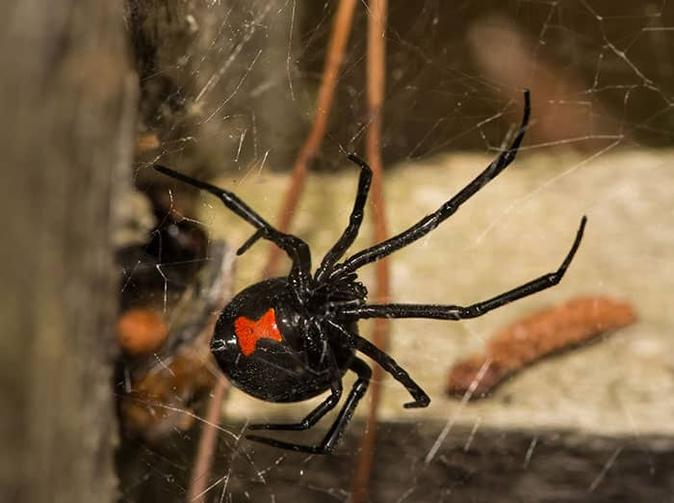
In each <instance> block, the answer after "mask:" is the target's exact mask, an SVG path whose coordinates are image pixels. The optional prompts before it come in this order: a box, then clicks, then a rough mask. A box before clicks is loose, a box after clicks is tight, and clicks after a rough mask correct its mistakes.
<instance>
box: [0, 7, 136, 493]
mask: <svg viewBox="0 0 674 503" xmlns="http://www.w3.org/2000/svg"><path fill="white" fill-rule="evenodd" d="M0 14H2V15H0V68H2V77H0V110H1V111H2V121H1V122H0V165H1V166H2V169H1V173H2V181H1V182H0V214H2V216H3V226H2V235H3V238H2V246H0V278H2V279H1V281H2V287H3V288H2V294H1V299H0V334H1V335H0V341H1V347H0V397H1V400H2V405H1V406H0V410H2V414H1V416H2V419H1V420H0V425H1V427H0V439H1V441H2V456H0V488H1V489H0V492H2V494H1V495H0V500H2V501H13V502H17V501H29V502H42V501H54V502H68V503H75V502H92V501H98V502H105V501H112V500H113V499H114V498H115V494H116V481H115V477H114V472H113V449H114V446H115V443H116V434H117V432H116V426H115V414H114V407H113V397H112V394H111V386H110V383H111V360H112V348H113V344H112V333H111V330H110V328H111V327H112V326H114V324H113V323H112V320H113V318H114V315H115V310H114V308H115V299H116V297H117V285H116V274H115V267H114V260H113V247H112V243H111V235H112V230H113V229H114V226H115V212H114V206H113V205H114V201H115V200H117V198H118V196H119V195H120V194H121V193H122V192H124V191H125V190H126V184H128V180H129V178H130V173H129V166H130V158H131V152H130V145H132V141H133V129H134V128H133V126H134V117H135V108H136V99H135V96H136V92H135V86H136V83H135V79H134V78H133V76H132V74H131V73H130V71H129V66H128V61H127V52H128V48H127V45H126V40H125V35H124V27H123V12H122V4H121V2H99V1H96V0H81V1H78V2H71V1H66V0H55V1H51V2H49V3H48V4H45V3H44V2H38V1H35V0H9V1H7V2H3V3H2V7H0Z"/></svg>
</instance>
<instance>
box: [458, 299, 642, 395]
mask: <svg viewBox="0 0 674 503" xmlns="http://www.w3.org/2000/svg"><path fill="white" fill-rule="evenodd" d="M636 319H637V316H636V313H635V312H634V309H633V308H632V306H630V305H629V304H627V303H625V302H621V301H618V300H615V299H611V298H609V297H578V298H575V299H571V300H570V301H568V302H566V303H565V304H562V305H560V306H557V307H553V308H550V309H545V310H542V311H539V312H537V313H534V314H532V315H530V316H528V317H526V318H524V319H522V320H520V321H518V322H516V323H513V324H512V325H510V326H508V327H506V328H504V329H503V330H501V331H500V332H498V333H497V334H496V335H495V336H494V337H492V338H491V340H490V341H489V342H488V343H487V348H486V351H485V354H482V355H474V356H471V357H469V358H466V359H464V360H461V361H459V362H457V363H456V364H455V365H454V366H453V367H452V369H451V370H450V372H449V384H448V388H447V392H448V393H449V394H450V395H454V396H463V395H465V394H466V393H467V392H468V391H469V390H472V394H471V398H481V397H484V396H485V395H487V394H488V393H490V392H491V391H492V390H493V389H494V388H495V387H496V386H498V385H499V384H501V383H502V382H503V381H504V380H505V379H507V378H508V377H511V376H512V375H513V374H515V373H516V372H519V371H520V370H522V369H523V368H524V367H526V366H528V365H530V364H532V363H534V362H535V361H537V360H540V359H541V358H543V357H545V356H549V355H551V354H553V353H557V352H560V351H563V350H566V349H570V348H573V347H576V346H578V345H580V344H583V343H586V342H589V341H590V340H591V339H593V338H595V337H598V336H599V335H601V334H603V333H605V332H608V331H611V330H616V329H618V328H622V327H625V326H627V325H631V324H632V323H634V321H636ZM485 365H486V366H487V368H486V369H485V368H483V367H484V366H485ZM478 375H481V376H482V377H481V379H480V380H479V382H478V381H477V376H478Z"/></svg>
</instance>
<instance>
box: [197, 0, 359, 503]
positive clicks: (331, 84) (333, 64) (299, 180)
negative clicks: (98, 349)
mask: <svg viewBox="0 0 674 503" xmlns="http://www.w3.org/2000/svg"><path fill="white" fill-rule="evenodd" d="M355 6H356V0H340V2H339V5H338V7H337V13H336V14H335V21H334V24H333V30H332V35H331V37H330V42H329V45H328V50H327V54H326V59H325V65H324V68H323V75H322V79H321V86H320V88H319V90H318V98H317V100H316V111H315V113H314V122H313V124H312V127H311V131H310V132H309V135H308V136H307V138H306V140H305V142H304V144H303V145H302V147H301V148H300V151H299V153H298V154H297V159H296V160H295V164H294V166H293V170H292V174H291V179H290V185H289V186H288V189H287V190H286V194H285V198H284V200H283V205H282V209H281V216H280V218H279V222H278V225H277V228H278V229H279V230H280V231H281V232H287V230H288V229H289V227H290V223H291V221H292V218H293V216H294V214H295V208H296V207H297V203H298V201H299V198H300V196H301V194H302V190H303V189H304V181H305V178H306V174H307V167H308V165H309V163H310V162H311V161H312V160H313V159H314V157H315V156H316V153H317V152H318V149H319V147H320V145H321V142H322V140H323V137H324V136H325V130H326V127H327V123H328V117H329V115H330V110H331V109H332V104H333V101H334V95H335V88H336V86H337V77H338V75H339V71H340V69H341V67H342V62H343V61H344V52H345V50H346V44H347V42H348V39H349V34H350V33H351V26H352V18H353V11H354V8H355ZM279 258H280V250H279V249H278V248H277V247H275V246H274V247H272V248H271V250H270V252H269V258H268V260H267V264H266V266H265V267H264V269H263V272H262V276H263V277H269V276H273V275H274V274H275V273H276V269H277V267H278V261H279ZM226 386H227V384H226V382H225V381H224V380H223V379H220V380H219V381H218V384H217V386H216V388H215V390H214V393H213V397H212V398H211V401H210V403H209V407H208V413H207V414H208V415H207V421H208V422H207V423H206V424H205V425H204V428H203V429H202V436H201V438H200V441H199V447H198V450H197V455H196V458H195V462H194V468H193V471H192V478H191V481H190V487H189V489H188V492H187V501H188V502H191V501H198V502H202V501H204V492H205V491H206V488H207V484H208V479H209V475H210V469H211V464H212V458H213V452H214V451H215V442H216V440H217V436H216V431H215V429H214V428H212V427H210V426H208V425H209V424H215V423H217V422H218V418H219V414H220V409H221V406H222V402H223V400H224V398H225V390H226Z"/></svg>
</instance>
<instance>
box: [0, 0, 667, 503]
mask: <svg viewBox="0 0 674 503" xmlns="http://www.w3.org/2000/svg"><path fill="white" fill-rule="evenodd" d="M382 5H385V10H381V9H382V8H383V7H382ZM50 9H53V10H50V12H46V10H45V9H44V8H43V7H41V6H39V5H38V3H37V2H33V1H24V2H14V1H11V2H9V3H8V4H7V5H6V6H3V7H2V8H0V13H2V14H4V15H3V16H0V18H2V19H3V22H4V23H5V26H4V28H3V30H0V32H2V33H3V34H2V35H1V36H0V37H2V38H1V39H0V40H2V42H3V43H2V44H0V46H1V47H2V48H1V49H0V54H2V60H1V61H2V62H3V68H5V69H6V71H4V72H3V76H2V77H0V91H1V92H0V103H2V107H1V109H2V110H3V111H4V114H5V120H4V121H3V123H2V127H1V128H0V148H1V149H2V152H3V154H4V155H3V156H2V157H3V161H2V165H3V169H2V173H3V178H5V177H6V181H5V182H3V183H2V184H0V185H2V186H3V189H4V193H0V195H1V196H2V197H0V201H2V204H3V205H4V206H3V208H2V210H3V214H4V215H7V218H6V219H5V220H6V231H5V232H6V237H5V243H6V245H5V246H3V247H2V248H3V250H2V253H3V260H1V261H0V267H2V269H3V271H2V277H3V281H4V282H5V284H6V289H5V292H4V293H3V301H2V303H0V305H2V308H1V309H2V311H0V312H1V313H2V316H0V327H1V328H3V330H2V333H3V336H2V339H1V340H2V343H3V351H2V352H0V353H1V354H0V358H1V359H0V369H2V370H1V371H0V372H1V375H2V399H3V402H6V405H4V406H3V410H10V411H13V412H12V413H11V414H9V415H8V416H7V417H6V421H4V424H3V426H2V432H3V442H4V444H5V446H6V449H5V451H6V453H7V454H9V455H8V456H6V458H5V459H4V460H2V461H0V463H1V464H0V473H1V474H2V480H3V483H2V484H1V485H2V486H4V487H6V490H7V501H114V500H116V501H122V502H152V501H186V500H188V501H289V500H291V498H295V499H297V498H299V499H301V500H302V501H305V500H306V501H354V502H358V501H376V502H380V501H381V502H389V501H391V502H393V501H396V502H402V501H454V500H457V501H669V499H671V497H672V496H671V495H672V494H674V482H673V481H672V478H671V475H670V473H671V470H672V469H673V468H674V427H673V426H672V421H670V420H669V419H670V418H671V417H672V415H673V414H674V400H671V399H670V395H671V391H672V390H673V389H674V366H673V364H672V362H671V358H670V356H669V355H671V354H672V349H674V337H673V336H672V333H673V329H674V315H673V314H671V312H672V311H671V299H672V296H671V285H673V284H674V267H671V264H672V263H673V262H674V198H673V197H672V194H671V191H672V187H674V171H673V170H672V167H671V166H672V164H673V163H674V151H673V150H672V143H673V142H674V107H673V106H672V104H673V103H674V102H673V99H674V98H673V97H674V79H673V78H672V77H673V73H674V7H672V6H671V5H670V4H669V3H668V2H666V1H662V2H655V1H654V2H635V1H626V0H623V1H608V0H606V1H599V0H597V1H592V0H587V1H580V0H559V1H549V2H534V1H525V0H515V1H507V2H496V1H486V0H485V1H477V0H469V1H462V2H443V1H439V0H424V1H420V2H396V1H390V2H388V3H387V4H385V3H384V2H381V1H373V2H355V1H351V0H333V1H326V2H308V1H301V0H266V1H257V0H253V1H245V2H244V1H234V0H209V1H202V2H196V1H190V0H188V1H185V0H181V1H173V0H163V1H156V0H153V1H145V2H140V1H136V0H128V1H127V2H125V3H119V4H117V3H114V4H111V5H105V6H102V5H99V3H98V2H94V1H93V0H85V1H81V2H78V3H77V5H71V4H70V3H66V2H61V1H57V2H54V3H53V6H52V7H50ZM376 23H380V25H379V26H380V29H379V28H377V26H376ZM373 25H375V27H374V28H373ZM378 29H379V31H377V30H378ZM369 30H373V31H374V33H375V36H374V37H373V36H372V35H370V37H368V33H371V32H370V31H369ZM377 33H379V34H380V35H379V36H377V35H376V34H377ZM340 40H341V46H340V42H339V41H340ZM340 47H341V50H340ZM373 47H375V48H376V47H379V48H380V49H382V50H383V52H382V53H381V57H379V59H377V55H376V54H377V53H376V52H375V53H374V55H373V54H372V53H368V51H372V49H373ZM326 62H327V63H326ZM378 65H383V73H377V72H376V68H377V67H378ZM372 85H374V86H375V87H377V86H379V88H380V89H382V90H383V92H382V95H381V103H380V104H381V108H380V109H379V108H377V107H373V106H372V103H371V102H368V91H367V90H368V86H372ZM524 89H529V90H530V92H531V103H532V117H531V122H530V125H529V127H528V129H527V131H526V137H525V140H524V143H523V146H522V148H521V150H520V153H519V156H518V158H517V160H516V161H515V163H513V165H512V166H511V167H510V168H508V169H507V170H506V171H505V172H504V173H503V174H502V175H501V176H499V177H498V179H496V180H494V181H493V182H492V183H491V184H490V185H489V186H488V187H486V188H485V189H484V190H482V191H480V193H479V194H478V195H476V196H475V197H474V198H473V199H471V200H470V201H469V202H468V203H466V204H465V207H462V209H461V211H459V212H457V214H456V215H455V216H454V217H452V219H451V220H450V221H448V222H447V223H445V224H443V226H441V227H440V228H438V229H437V230H436V231H434V232H433V233H432V234H430V235H429V236H427V237H425V238H423V239H422V240H420V241H419V242H418V243H416V244H415V245H414V246H411V247H409V248H406V249H405V250H401V251H400V252H399V253H396V254H395V255H394V256H392V257H391V259H390V260H389V261H388V274H389V278H390V280H389V288H388V290H387V291H386V292H385V293H384V294H382V290H381V289H380V287H381V284H382V281H383V280H382V276H380V272H378V271H377V270H376V269H375V268H374V267H370V268H366V269H363V271H362V278H363V280H364V282H365V284H366V285H367V286H368V288H369V289H370V292H371V296H370V298H371V300H372V301H374V300H376V298H381V297H382V296H383V297H387V298H390V299H392V300H394V301H396V302H424V303H438V304H440V303H443V304H470V303H472V302H475V301H478V300H482V299H487V298H490V297H492V296H494V295H496V294H498V293H500V292H503V291H506V290H508V289H510V288H512V287H514V286H516V285H519V284H522V283H525V282H526V281H529V280H530V279H533V278H535V277H537V276H539V275H541V274H544V273H547V272H550V271H553V270H555V269H556V268H557V267H558V266H559V264H560V262H561V260H562V259H563V257H564V255H565V253H566V252H567V250H568V248H569V247H570V245H571V243H572V241H573V237H574V235H575V232H576V229H577V227H578V224H579V221H580V218H581V216H582V215H587V216H588V219H589V223H588V227H587V231H586V235H585V238H584V242H583V243H582V245H581V248H580V251H579V252H578V255H577V257H576V259H575V260H574V263H573V264H572V266H571V268H570V269H569V272H568V274H567V276H566V277H565V278H564V280H563V281H562V283H561V284H560V285H559V286H557V287H555V288H553V289H551V290H546V291H545V292H542V293H540V294H537V295H536V296H533V297H531V298H527V299H523V300H522V301H518V302H517V303H514V304H510V305H508V306H505V307H503V308H501V309H499V310H497V311H495V312H493V313H490V314H488V315H487V316H484V317H481V318H477V319H475V320H466V321H462V322H439V321H431V320H397V321H393V322H392V323H391V324H389V325H386V326H384V327H383V328H382V326H379V327H378V326H375V325H374V324H372V323H369V322H367V323H365V322H363V323H361V324H360V325H361V333H362V335H364V336H367V337H372V338H373V340H374V341H375V342H376V343H377V344H379V345H383V346H384V347H385V348H386V349H387V351H388V352H389V353H390V354H391V355H392V356H393V357H394V358H395V359H396V360H397V361H398V362H399V363H400V364H401V365H402V366H403V367H404V368H405V369H406V370H407V371H408V372H409V373H410V374H411V375H412V376H413V377H414V378H415V379H416V380H417V381H418V382H419V384H420V385H421V386H422V387H423V388H424V389H425V390H426V391H427V392H428V393H429V395H430V396H431V398H432V404H431V406H430V407H429V408H427V409H421V410H414V411H410V410H406V409H403V408H402V404H403V403H404V402H405V401H407V396H406V392H405V390H404V389H403V388H402V387H400V385H399V384H398V383H397V382H396V381H394V380H393V379H391V378H390V377H386V376H384V375H382V374H377V375H375V378H374V379H373V384H372V385H371V390H370V393H369V394H368V395H366V397H365V399H364V400H363V402H362V403H361V405H360V407H359V409H358V412H357V414H356V417H355V418H354V421H353V424H352V425H351V426H350V427H349V429H348V430H347V433H346V434H345V436H344V438H343V440H342V443H341V444H340V446H339V447H338V449H337V451H336V453H335V454H334V455H332V456H329V457H321V456H309V455H306V454H298V453H292V452H284V451H279V450H277V449H273V448H270V447H267V446H262V445H256V444H253V443H251V442H248V441H247V440H245V439H244V438H243V436H242V435H243V434H245V433H246V426H247V424H248V423H249V422H252V423H255V422H267V421H270V422H279V421H281V422H284V421H287V422H290V421H293V420H296V419H299V418H301V417H303V416H304V415H305V414H306V413H307V412H308V411H309V410H311V409H312V408H313V407H314V406H315V405H316V403H317V401H316V400H314V401H310V402H307V403H301V404H285V405H279V404H269V403H263V402H260V401H259V400H255V399H253V398H251V397H248V396H246V395H244V394H243V393H241V392H240V391H237V390H236V389H233V388H231V387H230V386H229V385H228V384H227V383H226V382H225V381H224V380H223V378H222V377H221V374H220V372H219V370H218V368H217V365H216V364H215V362H214V361H213V360H212V359H211V356H210V354H209V350H208V342H209V340H210V337H211V335H212V327H213V323H214V321H215V319H216V318H217V314H218V312H219V311H220V310H221V309H222V307H223V306H224V305H225V304H226V303H227V301H228V299H230V298H231V296H232V295H233V294H235V293H236V292H237V291H239V290H241V289H242V288H244V287H245V286H247V285H250V284H252V283H254V282H256V281H259V279H260V278H261V277H263V275H264V274H269V273H270V272H273V273H274V274H280V275H282V274H285V271H286V270H287V263H286V262H283V259H281V261H280V262H277V263H275V262H274V260H275V259H273V258H272V257H271V256H270V253H271V251H270V250H271V248H270V247H269V246H268V245H267V244H266V243H259V244H257V245H256V246H255V247H254V248H253V249H251V251H250V252H248V253H246V254H245V255H244V256H242V257H240V258H237V259H234V256H233V250H236V249H237V248H238V247H239V246H240V245H241V244H242V243H243V242H244V241H245V240H246V239H247V238H248V237H249V236H250V233H251V228H250V227H249V226H247V224H245V223H244V222H241V221H240V220H239V219H237V218H236V217H235V216H234V215H232V214H231V213H229V212H228V211H227V210H226V209H225V208H224V207H223V206H222V205H221V204H220V203H219V202H218V201H216V200H215V199H213V198H212V197H211V196H208V195H203V194H199V193H197V192H196V191H194V190H191V189H189V188H187V187H186V186H184V185H180V184H178V183H176V182H174V181H172V180H170V179H168V178H166V177H162V176H160V175H158V174H157V173H156V172H154V171H153V170H152V169H151V166H152V165H153V164H157V163H158V164H163V165H166V166H170V167H172V168H174V169H176V170H178V171H181V172H184V173H187V174H190V175H192V176H194V177H197V178H199V179H203V180H208V181H211V182H212V183H214V184H216V185H218V186H220V187H223V188H226V189H228V190H232V191H234V192H236V193H237V194H238V195H239V196H241V197H242V199H244V200H245V201H246V202H248V203H249V204H250V205H251V206H252V207H254V208H255V209H256V210H257V211H259V212H260V213H261V214H262V215H263V216H265V218H267V219H268V220H269V221H270V222H273V223H275V224H278V225H279V226H281V227H282V228H283V227H284V226H287V227H286V228H288V229H289V230H290V231H291V232H293V233H295V234H297V235H299V236H300V237H302V238H303V239H305V240H307V241H308V242H309V243H310V244H311V247H312V253H313V257H314V263H318V261H319V260H320V258H321V257H322V254H323V253H325V251H326V250H327V249H328V248H329V247H330V245H331V244H332V243H333V242H334V240H335V239H336V238H337V236H339V233H340V232H341V230H342V229H343V227H344V226H345V225H346V222H347V220H348V215H349V211H350V209H351V206H352V204H353V197H354V193H355V189H356V184H357V169H356V168H355V167H354V166H353V165H352V164H350V163H349V162H348V160H347V159H346V158H345V156H344V154H343V153H342V149H345V150H346V151H355V152H358V153H360V154H361V155H362V156H363V157H366V158H367V159H368V161H369V162H371V163H372V164H373V166H375V167H376V170H377V175H376V176H377V177H378V179H379V180H381V183H382V188H383V190H382V193H381V194H382V197H381V198H377V196H373V197H375V203H374V205H373V206H371V207H369V210H368V213H367V215H366V223H365V225H364V227H363V230H362V232H361V235H360V237H359V238H358V240H357V241H356V243H355V244H354V246H353V248H352V251H351V253H353V252H355V251H357V250H359V249H362V248H364V247H366V246H369V245H371V244H372V243H373V241H375V240H377V239H378V236H380V235H381V234H378V232H380V226H379V224H381V223H382V221H383V222H384V224H385V227H388V231H387V232H388V234H389V235H392V234H394V233H397V232H400V231H401V230H403V229H405V228H406V227H408V226H410V225H412V224H413V223H414V222H416V221H417V220H419V219H420V218H421V217H422V216H424V215H426V214H428V213H430V212H432V211H434V210H435V209H436V208H437V207H438V206H439V205H441V204H442V203H443V202H444V201H446V200H447V199H449V197H451V196H452V195H453V194H454V193H456V192H457V191H458V190H460V189H461V188H462V187H463V186H464V185H465V184H466V183H468V182H469V181H470V180H471V179H472V178H473V177H475V176H476V175H477V174H478V173H479V172H480V171H481V170H482V169H483V168H484V167H485V166H487V165H488V163H489V162H491V161H492V160H493V159H494V158H495V157H496V156H497V155H498V154H499V153H501V152H503V150H504V149H507V148H508V145H509V144H510V142H511V141H512V139H513V137H514V135H515V134H516V132H517V128H518V127H519V123H520V120H521V116H522V108H523V102H524V97H523V93H524ZM326 96H329V97H331V98H326ZM378 125H380V126H381V130H380V134H378V133H376V132H375V133H373V131H374V130H376V129H377V127H378ZM371 134H375V137H376V141H375V143H376V145H375V147H374V149H373V147H372V144H370V143H368V142H369V141H370V139H369V136H368V135H371ZM379 168H381V170H379ZM352 382H353V379H352V378H350V377H347V378H346V379H345V389H348V387H349V386H350V385H351V383H352ZM372 396H376V397H377V399H375V400H374V401H373V398H372ZM319 401H320V400H319ZM331 418H332V416H329V417H328V418H326V419H325V420H324V421H322V422H321V423H320V424H319V425H318V427H317V430H316V431H312V432H307V433H302V434H295V435H294V436H293V435H287V436H283V435H280V437H282V438H285V439H287V440H291V439H292V440H296V441H299V442H302V443H314V442H317V441H318V440H320V438H321V437H322V434H323V432H324V431H325V430H326V429H327V428H328V427H329V425H330V424H331V422H330V421H331ZM276 436H279V435H276ZM4 499H5V498H3V500H4Z"/></svg>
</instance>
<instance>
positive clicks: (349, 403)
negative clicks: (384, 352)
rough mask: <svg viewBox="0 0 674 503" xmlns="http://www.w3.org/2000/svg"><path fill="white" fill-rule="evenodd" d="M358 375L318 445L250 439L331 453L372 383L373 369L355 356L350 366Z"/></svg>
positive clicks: (297, 449)
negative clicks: (335, 417)
mask: <svg viewBox="0 0 674 503" xmlns="http://www.w3.org/2000/svg"><path fill="white" fill-rule="evenodd" d="M349 368H350V369H351V370H352V371H354V372H355V373H356V374H357V375H358V379H356V382H355V383H354V384H353V387H352V388H351V391H350V392H349V396H348V397H347V398H346V402H345V403H344V405H343V406H342V408H341V409H340V411H339V414H338V415H337V419H335V422H334V423H332V426H331V427H330V430H328V432H327V433H326V435H325V436H324V437H323V440H322V441H321V443H320V444H318V445H302V444H294V443H291V442H284V441H282V440H276V439H273V438H268V437H261V436H258V435H246V438H247V439H248V440H252V441H253V442H260V443H262V444H267V445H271V446H272V447H277V448H279V449H287V450H290V451H295V452H306V453H309V454H329V453H331V452H332V451H333V450H334V448H335V446H336V445H337V442H338V441H339V439H340V438H341V436H342V433H344V429H345V428H346V426H347V424H349V421H350V420H351V418H352V417H353V412H354V410H356V407H357V406H358V402H360V399H361V398H363V395H365V392H366V391H367V388H368V385H369V384H370V378H371V377H372V369H370V367H369V366H368V365H367V363H365V362H364V361H363V360H361V359H360V358H354V359H353V361H352V362H351V365H350V367H349Z"/></svg>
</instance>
